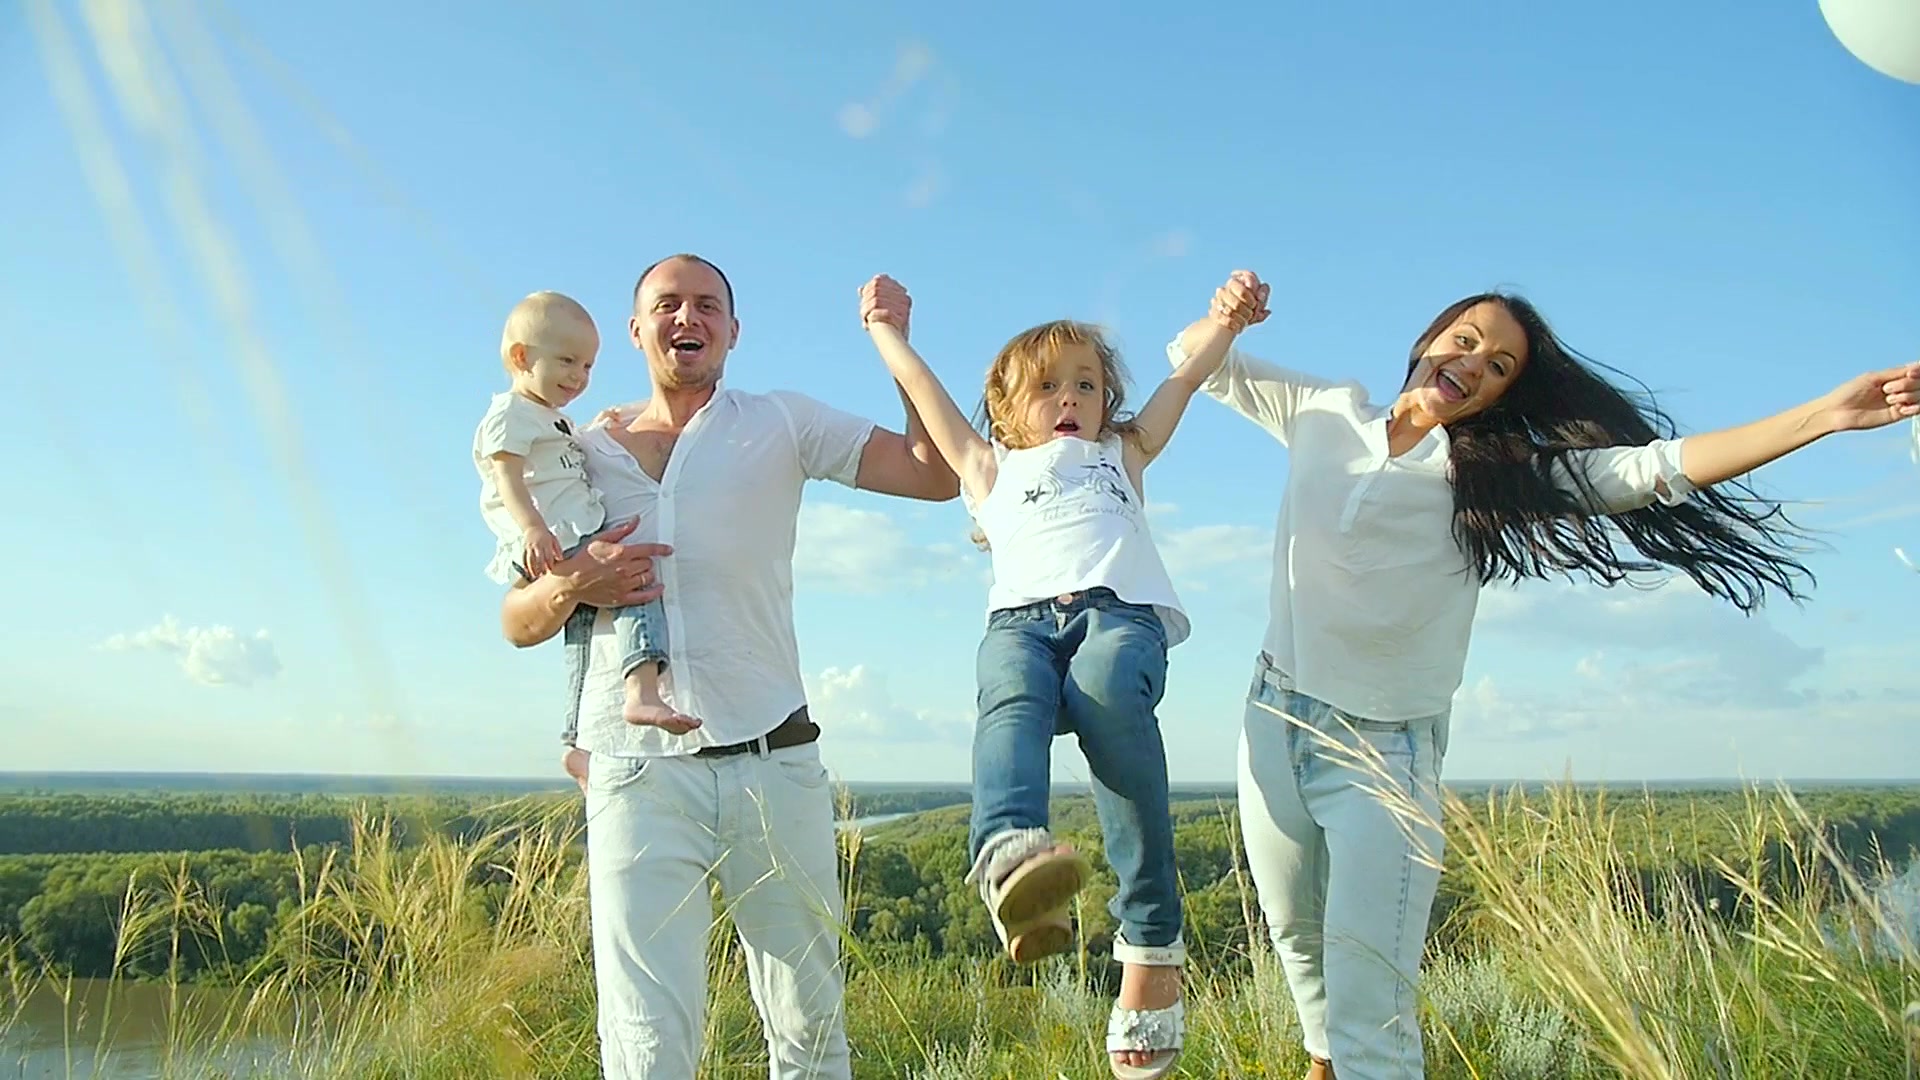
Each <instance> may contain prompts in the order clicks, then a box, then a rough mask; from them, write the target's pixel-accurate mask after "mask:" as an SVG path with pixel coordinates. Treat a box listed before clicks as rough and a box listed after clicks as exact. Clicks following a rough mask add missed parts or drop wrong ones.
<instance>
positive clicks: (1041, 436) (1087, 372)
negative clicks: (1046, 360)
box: [1014, 345, 1107, 446]
mask: <svg viewBox="0 0 1920 1080" xmlns="http://www.w3.org/2000/svg"><path fill="white" fill-rule="evenodd" d="M1020 401H1021V404H1020V407H1019V410H1018V413H1017V415H1016V417H1015V418H1014V419H1015V426H1016V427H1017V428H1018V429H1019V431H1020V432H1021V434H1022V436H1023V437H1024V438H1025V439H1026V442H1027V445H1029V446H1038V445H1040V444H1041V443H1044V442H1047V441H1048V440H1050V439H1091V440H1095V441H1098V439H1099V438H1100V429H1101V428H1102V427H1104V426H1105V421H1106V416H1105V415H1104V412H1105V409H1106V402H1107V380H1106V372H1105V371H1103V370H1102V369H1101V367H1100V356H1099V354H1098V353H1096V352H1094V350H1093V347H1092V346H1089V345H1064V346H1062V347H1061V348H1060V350H1059V352H1058V353H1057V354H1056V355H1055V356H1054V358H1053V362H1052V363H1050V364H1048V365H1047V366H1046V368H1045V369H1043V370H1041V371H1039V372H1036V373H1035V374H1034V377H1033V382H1032V383H1031V384H1030V385H1028V386H1024V387H1022V388H1021V394H1020Z"/></svg>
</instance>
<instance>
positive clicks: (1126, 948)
mask: <svg viewBox="0 0 1920 1080" xmlns="http://www.w3.org/2000/svg"><path fill="white" fill-rule="evenodd" d="M1113 958H1114V959H1115V960H1118V961H1120V962H1121V963H1123V964H1141V965H1144V966H1146V967H1181V966H1183V965H1185V964H1186V962H1187V946H1186V943H1185V942H1183V941H1182V940H1181V939H1179V938H1174V939H1173V941H1172V942H1171V943H1170V944H1167V945H1135V944H1133V943H1131V942H1129V941H1127V940H1126V939H1125V938H1123V937H1119V936H1117V935H1116V936H1115V937H1114V939H1113Z"/></svg>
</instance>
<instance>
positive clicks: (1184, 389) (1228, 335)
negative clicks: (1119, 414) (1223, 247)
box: [1126, 270, 1267, 472]
mask: <svg viewBox="0 0 1920 1080" xmlns="http://www.w3.org/2000/svg"><path fill="white" fill-rule="evenodd" d="M1266 299H1267V286H1265V285H1263V284H1261V283H1260V279H1259V278H1258V277H1255V276H1254V275H1253V274H1252V273H1251V272H1249V271H1246V270H1236V271H1234V274H1233V276H1232V277H1231V278H1229V279H1228V280H1227V283H1226V284H1225V285H1223V286H1221V287H1220V289H1219V290H1218V291H1216V292H1215V293H1214V300H1213V305H1212V307H1211V308H1209V309H1208V313H1207V318H1206V319H1204V320H1202V321H1201V322H1199V323H1196V324H1194V326H1193V328H1192V329H1191V330H1189V332H1188V336H1189V343H1188V355H1187V359H1186V361H1185V362H1184V363H1182V364H1181V365H1180V366H1179V367H1177V368H1175V369H1174V371H1173V374H1171V375H1169V376H1167V380H1166V381H1165V382H1163V383H1161V384H1160V388H1159V389H1158V390H1155V391H1154V392H1153V396H1152V397H1151V398H1148V399H1147V403H1146V405H1145V406H1143V407H1142V408H1141V409H1140V412H1139V414H1138V415H1136V416H1135V417H1134V420H1133V437H1132V438H1131V439H1128V440H1127V441H1126V451H1127V458H1128V461H1127V465H1128V469H1129V471H1133V472H1138V471H1139V470H1140V469H1143V468H1145V467H1146V465H1147V464H1148V463H1149V462H1151V461H1153V459H1154V458H1156V457H1159V456H1160V451H1162V450H1164V449H1166V447H1167V442H1168V441H1169V440H1171V439H1172V438H1173V432H1174V429H1175V428H1177V427H1179V426H1180V418H1181V416H1182V415H1184V414H1185V413H1186V411H1187V402H1189V401H1191V400H1193V395H1194V393H1195V392H1196V391H1198V390H1199V389H1200V386H1201V384H1202V383H1205V382H1206V381H1207V379H1208V378H1209V377H1211V376H1212V375H1213V373H1214V372H1215V371H1218V370H1219V369H1220V363H1221V361H1223V360H1225V359H1226V358H1227V350H1228V349H1229V348H1231V347H1232V346H1233V339H1234V338H1235V337H1237V336H1238V335H1239V333H1240V331H1242V330H1244V329H1246V328H1247V327H1248V326H1251V325H1252V324H1254V323H1257V322H1259V321H1260V320H1262V319H1264V318H1266V317H1267V310H1266Z"/></svg>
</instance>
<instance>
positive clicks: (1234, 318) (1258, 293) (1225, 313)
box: [1207, 270, 1272, 334]
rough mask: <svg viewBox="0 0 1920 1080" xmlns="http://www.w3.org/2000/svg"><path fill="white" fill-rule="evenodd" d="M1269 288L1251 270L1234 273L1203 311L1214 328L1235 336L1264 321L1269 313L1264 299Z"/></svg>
mask: <svg viewBox="0 0 1920 1080" xmlns="http://www.w3.org/2000/svg"><path fill="white" fill-rule="evenodd" d="M1271 291H1272V286H1269V285H1267V284H1266V283H1265V282H1263V281H1261V280H1260V278H1259V276H1258V275H1256V274H1255V273H1254V272H1253V271H1251V270H1235V271H1234V272H1233V274H1232V276H1230V277H1228V278H1227V283H1226V284H1225V285H1222V286H1220V287H1219V288H1218V289H1215V290H1214V293H1213V305H1212V307H1210V308H1209V309H1208V311H1207V315H1208V317H1210V318H1211V319H1212V320H1213V321H1214V322H1215V323H1216V324H1218V325H1220V326H1224V327H1226V328H1227V329H1228V330H1231V331H1233V332H1234V333H1236V334H1238V333H1239V332H1240V331H1242V330H1245V329H1246V328H1247V327H1249V326H1254V325H1256V324H1258V323H1261V322H1264V321H1266V318H1267V316H1268V315H1269V314H1271V312H1270V311H1269V310H1268V309H1267V297H1268V296H1269V295H1270V293H1271Z"/></svg>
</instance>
